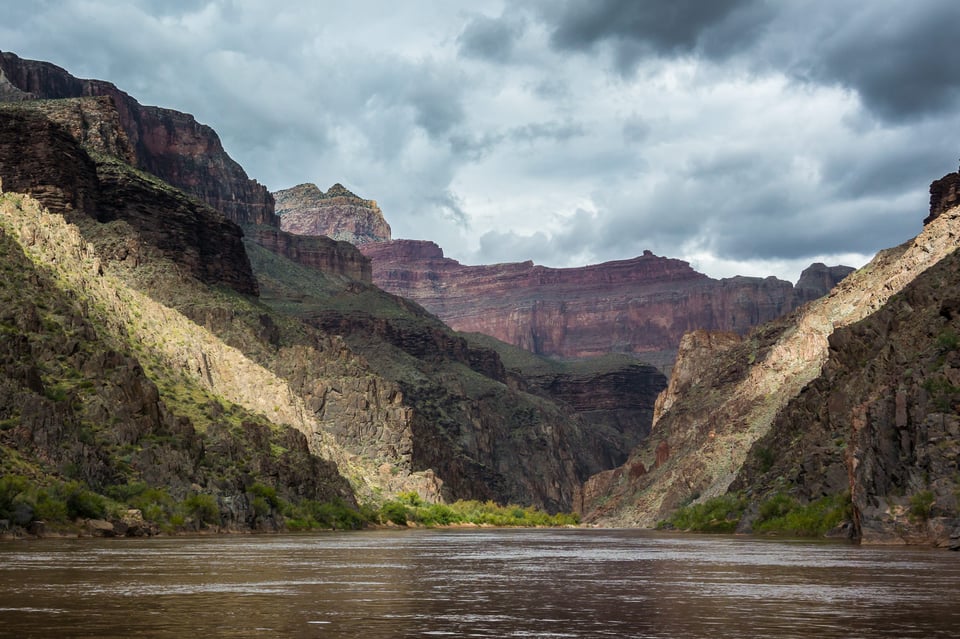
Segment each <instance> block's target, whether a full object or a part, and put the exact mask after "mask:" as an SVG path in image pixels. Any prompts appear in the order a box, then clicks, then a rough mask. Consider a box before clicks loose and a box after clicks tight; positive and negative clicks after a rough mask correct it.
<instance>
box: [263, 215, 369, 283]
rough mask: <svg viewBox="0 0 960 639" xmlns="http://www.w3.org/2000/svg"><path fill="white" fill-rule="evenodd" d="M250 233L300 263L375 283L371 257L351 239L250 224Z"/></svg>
mask: <svg viewBox="0 0 960 639" xmlns="http://www.w3.org/2000/svg"><path fill="white" fill-rule="evenodd" d="M247 234H248V236H249V237H250V239H251V240H253V241H254V242H256V243H257V244H259V245H260V246H262V247H264V248H265V249H267V250H269V251H272V252H273V253H276V254H278V255H282V256H284V257H286V258H287V259H290V260H293V261H294V262H297V263H298V264H303V265H304V266H309V267H311V268H315V269H317V270H320V271H323V272H324V273H330V274H334V275H343V276H345V277H349V278H350V279H354V280H358V281H361V282H364V283H366V284H370V283H371V278H372V275H371V268H370V260H369V259H368V258H367V257H366V256H364V255H363V253H361V252H360V251H358V250H357V248H356V247H355V246H354V245H353V244H351V243H349V242H345V241H336V240H332V239H330V238H329V237H324V236H321V235H294V234H292V233H287V232H286V231H281V230H278V229H274V228H271V227H265V226H256V227H247Z"/></svg>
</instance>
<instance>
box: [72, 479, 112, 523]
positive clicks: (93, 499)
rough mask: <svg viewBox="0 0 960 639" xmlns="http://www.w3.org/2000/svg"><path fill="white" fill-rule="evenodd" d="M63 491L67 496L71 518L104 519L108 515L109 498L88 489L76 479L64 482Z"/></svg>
mask: <svg viewBox="0 0 960 639" xmlns="http://www.w3.org/2000/svg"><path fill="white" fill-rule="evenodd" d="M61 491H62V492H63V494H64V496H65V497H66V503H67V516H68V517H69V518H70V519H77V518H86V519H103V518H104V517H106V516H107V500H106V498H105V497H103V495H98V494H97V493H95V492H93V491H92V490H87V489H86V488H84V487H83V485H82V484H80V483H79V482H76V481H72V482H68V483H66V484H64V485H63V486H62V488H61Z"/></svg>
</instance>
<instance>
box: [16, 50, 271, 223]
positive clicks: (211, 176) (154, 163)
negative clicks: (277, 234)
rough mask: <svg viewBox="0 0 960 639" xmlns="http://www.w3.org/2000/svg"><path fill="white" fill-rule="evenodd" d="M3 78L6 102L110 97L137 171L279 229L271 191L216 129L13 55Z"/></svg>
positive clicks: (233, 216)
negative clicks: (250, 175) (250, 173)
mask: <svg viewBox="0 0 960 639" xmlns="http://www.w3.org/2000/svg"><path fill="white" fill-rule="evenodd" d="M0 74H2V77H3V79H2V80H0V99H2V100H11V99H12V100H16V101H20V100H23V99H24V98H28V97H29V98H38V99H56V98H78V97H85V96H106V97H108V98H110V99H111V100H113V103H114V105H115V106H116V110H117V114H118V116H119V119H120V123H121V125H122V127H123V130H124V132H125V134H126V137H127V139H128V140H129V143H130V146H131V147H132V149H133V152H134V154H135V156H136V163H135V165H136V167H137V168H140V169H142V170H144V171H147V172H149V173H152V174H153V175H156V176H158V177H160V178H161V179H163V180H165V181H167V182H169V183H170V184H172V185H174V186H176V187H177V188H179V189H182V190H183V191H185V192H187V193H190V194H192V195H195V196H196V197H198V198H200V199H201V200H203V201H204V202H206V203H207V204H209V205H210V206H212V207H213V208H214V209H216V210H218V211H220V212H221V213H223V214H224V215H226V216H227V218H229V219H230V220H233V221H234V222H236V223H237V224H241V225H243V224H266V225H270V226H276V227H279V220H278V219H277V218H276V216H275V215H274V212H273V209H274V202H273V197H272V196H271V195H270V193H269V192H268V191H267V189H266V187H264V186H263V185H261V184H258V183H257V182H256V181H255V180H251V179H249V178H248V177H247V174H246V173H245V172H244V170H243V168H241V167H240V165H239V164H237V163H236V162H235V161H234V160H233V159H232V158H230V156H229V155H227V153H226V151H224V149H223V145H222V144H221V143H220V138H219V137H218V136H217V134H216V133H215V132H214V130H213V129H211V128H210V127H208V126H205V125H203V124H200V123H198V122H197V121H196V120H195V119H194V117H193V116H192V115H188V114H186V113H180V112H178V111H173V110H170V109H161V108H157V107H149V106H143V105H141V104H140V103H139V102H137V101H136V100H135V99H133V98H132V97H130V96H129V95H127V94H126V93H124V92H123V91H121V90H119V89H118V88H117V87H115V86H114V85H113V84H110V83H109V82H103V81H101V80H83V79H79V78H75V77H74V76H72V75H70V74H69V73H68V72H67V71H65V70H64V69H61V68H60V67H58V66H56V65H53V64H50V63H48V62H38V61H34V60H24V59H22V58H20V57H18V56H16V55H14V54H13V53H9V52H0ZM4 80H5V81H4ZM3 87H6V88H5V89H3Z"/></svg>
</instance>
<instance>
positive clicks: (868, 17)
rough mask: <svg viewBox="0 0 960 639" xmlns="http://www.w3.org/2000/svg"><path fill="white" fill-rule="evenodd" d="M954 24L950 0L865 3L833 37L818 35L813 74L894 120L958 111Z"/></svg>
mask: <svg viewBox="0 0 960 639" xmlns="http://www.w3.org/2000/svg"><path fill="white" fill-rule="evenodd" d="M957 24H960V4H958V3H955V2H953V3H944V2H932V1H930V0H918V1H917V2H913V3H910V4H909V5H903V4H902V3H869V2H868V3H863V4H862V5H860V6H859V7H858V10H857V11H856V12H854V14H853V15H852V16H851V19H850V20H849V22H847V23H846V24H844V25H842V26H841V28H840V29H839V31H838V32H831V31H825V32H824V33H822V34H821V37H820V38H819V39H818V41H817V42H816V43H815V45H816V47H815V48H814V49H813V52H814V54H815V57H814V58H813V60H811V61H810V63H809V64H810V69H809V73H810V77H812V78H814V79H816V80H818V81H820V82H831V81H834V82H839V83H841V84H843V85H844V86H847V87H850V88H852V89H855V90H856V91H857V92H858V93H859V94H860V96H861V99H863V101H864V103H865V104H866V105H867V107H868V108H870V109H871V110H872V111H873V112H874V113H876V114H877V115H879V116H881V117H883V118H885V119H889V120H891V121H902V120H906V119H911V118H916V117H922V116H926V115H930V114H936V113H942V112H944V111H947V110H950V109H955V108H956V107H957V105H958V98H960V64H957V63H956V61H955V60H954V59H953V58H955V55H954V53H953V52H954V49H955V48H956V40H957V30H956V26H957ZM800 64H803V61H802V60H801V61H800ZM801 68H802V67H801Z"/></svg>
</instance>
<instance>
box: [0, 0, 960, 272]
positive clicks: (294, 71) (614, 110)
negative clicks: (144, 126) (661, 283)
mask: <svg viewBox="0 0 960 639" xmlns="http://www.w3.org/2000/svg"><path fill="white" fill-rule="evenodd" d="M0 12H2V15H3V18H2V21H0V50H5V51H13V52H14V53H17V54H18V55H21V56H22V57H27V58H33V59H41V60H47V61H50V62H53V63H55V64H58V65H60V66H62V67H64V68H66V69H67V70H68V71H70V72H71V73H73V74H74V75H77V76H80V77H93V78H99V79H104V80H109V81H111V82H113V83H115V84H117V85H118V86H119V87H120V88H122V89H124V90H125V91H127V92H128V93H130V94H131V95H133V96H134V97H135V98H137V99H138V100H140V101H141V102H142V103H144V104H156V105H160V106H166V107H170V108H174V109H178V110H182V111H186V112H189V113H192V114H193V115H194V116H196V118H197V119H198V120H199V121H201V122H203V123H205V124H209V125H211V126H212V127H214V128H215V129H216V130H217V132H218V133H219V134H220V136H221V138H222V140H223V143H224V146H225V147H226V149H227V151H228V152H229V153H230V154H231V155H232V156H233V157H234V158H235V159H236V160H238V161H239V162H240V163H241V164H242V165H243V166H244V168H245V169H246V170H247V172H248V173H249V174H250V176H251V177H253V178H255V179H257V180H259V181H260V182H262V183H264V184H266V185H267V186H268V187H269V188H270V189H271V190H277V189H281V188H286V187H290V186H293V185H295V184H299V183H302V182H314V183H316V184H318V185H319V186H320V187H321V188H324V189H326V188H327V187H329V186H330V185H332V184H333V183H335V182H341V183H343V184H344V185H345V186H347V187H348V188H350V189H351V190H353V191H354V192H356V193H357V194H358V195H361V196H362V197H367V198H372V199H376V200H377V201H378V202H379V203H380V205H381V208H382V209H383V211H384V213H385V215H386V217H387V220H388V221H389V222H390V224H391V225H392V227H393V235H394V237H395V238H413V239H430V240H434V241H436V242H437V243H438V244H440V245H441V246H442V247H443V248H444V249H445V252H446V254H447V255H448V256H450V257H453V258H456V259H458V260H460V261H461V262H464V263H467V264H480V263H493V262H506V261H521V260H526V259H532V260H534V261H535V262H537V263H540V264H546V265H549V266H558V267H559V266H576V265H582V264H588V263H596V262H602V261H606V260H613V259H624V258H629V257H633V256H636V255H639V254H640V253H642V252H643V250H644V249H649V250H652V251H653V252H654V253H656V254H658V255H666V256H670V257H678V258H682V259H686V260H688V261H690V262H691V263H692V264H693V265H694V266H695V267H696V268H698V269H699V270H701V271H703V272H706V273H708V274H709V275H712V276H714V277H726V276H731V275H734V274H742V275H777V276H779V277H782V278H785V279H790V280H796V278H797V276H798V275H799V272H800V270H801V269H802V268H803V267H804V266H806V265H807V264H809V263H811V262H813V261H824V262H827V263H829V264H836V263H845V264H850V265H853V266H860V265H862V264H863V263H864V262H865V261H866V260H867V259H869V257H870V256H872V255H873V254H874V253H875V252H876V251H877V250H879V249H881V248H885V247H888V246H893V245H895V244H899V243H900V242H903V241H904V240H906V239H908V238H909V237H912V236H913V235H915V234H916V233H918V232H919V230H920V228H921V224H922V219H923V217H924V216H925V214H926V209H927V206H928V191H927V189H928V186H929V183H930V182H931V181H932V180H933V179H936V178H939V177H940V176H942V175H944V174H945V173H948V172H950V171H954V170H956V169H957V158H958V156H960V144H958V139H957V138H958V132H960V108H958V107H960V56H958V53H957V48H958V45H957V42H958V40H957V36H956V29H957V25H958V24H960V2H957V1H956V0H911V2H903V1H902V0H642V1H641V0H579V1H577V0H513V1H512V2H500V1H493V0H489V1H488V0H470V1H468V2H467V1H462V2H461V1H452V0H443V1H440V0H436V1H426V0H422V1H421V0H405V1H403V2H396V1H393V0H350V1H342V2H341V1H314V0H288V1H285V2H275V1H262V0H207V1H196V2H191V1H188V0H175V1H174V0H115V1H114V0H36V1H34V2H22V0H0Z"/></svg>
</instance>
